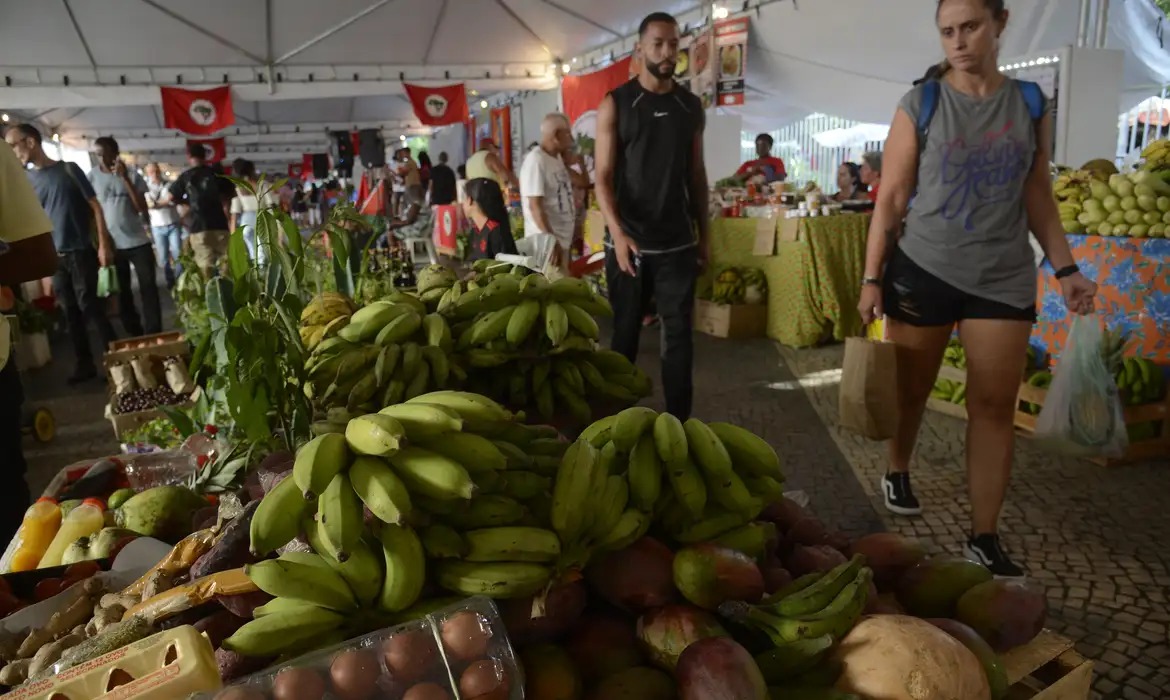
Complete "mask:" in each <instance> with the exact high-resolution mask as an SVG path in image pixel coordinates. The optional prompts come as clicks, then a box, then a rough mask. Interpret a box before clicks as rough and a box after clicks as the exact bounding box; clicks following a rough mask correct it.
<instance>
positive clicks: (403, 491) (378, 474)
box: [349, 456, 412, 524]
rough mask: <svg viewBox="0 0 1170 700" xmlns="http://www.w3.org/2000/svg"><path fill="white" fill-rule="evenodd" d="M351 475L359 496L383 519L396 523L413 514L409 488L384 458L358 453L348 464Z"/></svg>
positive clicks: (386, 521) (372, 511) (351, 481)
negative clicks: (359, 454) (359, 455)
mask: <svg viewBox="0 0 1170 700" xmlns="http://www.w3.org/2000/svg"><path fill="white" fill-rule="evenodd" d="M349 479H350V483H351V484H352V485H353V490H354V492H355V493H357V495H358V498H360V499H361V501H362V503H364V504H365V506H366V508H369V509H370V512H371V513H373V514H374V515H375V516H376V517H377V518H378V519H379V520H381V521H382V522H384V523H391V524H397V523H400V522H402V520H403V519H405V518H408V517H410V514H411V512H412V506H411V502H410V491H408V490H407V488H406V484H404V483H402V480H401V479H399V478H398V475H397V474H395V473H394V470H393V469H391V468H390V465H389V464H387V463H386V462H385V461H383V460H382V459H380V458H378V457H369V456H361V457H358V458H357V459H355V460H354V461H353V464H351V465H350V467H349Z"/></svg>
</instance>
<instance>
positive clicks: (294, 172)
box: [288, 163, 304, 180]
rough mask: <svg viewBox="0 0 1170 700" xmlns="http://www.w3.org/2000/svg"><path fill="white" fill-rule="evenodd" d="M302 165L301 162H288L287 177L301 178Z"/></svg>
mask: <svg viewBox="0 0 1170 700" xmlns="http://www.w3.org/2000/svg"><path fill="white" fill-rule="evenodd" d="M303 167H304V165H303V164H302V163H289V164H288V177H289V179H290V180H300V179H301V169H302V168H303Z"/></svg>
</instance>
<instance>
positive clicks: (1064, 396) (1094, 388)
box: [1036, 316, 1129, 457]
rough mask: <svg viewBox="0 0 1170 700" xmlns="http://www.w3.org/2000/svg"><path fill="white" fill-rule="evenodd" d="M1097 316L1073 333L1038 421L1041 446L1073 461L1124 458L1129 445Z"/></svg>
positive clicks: (1075, 325) (1081, 321)
mask: <svg viewBox="0 0 1170 700" xmlns="http://www.w3.org/2000/svg"><path fill="white" fill-rule="evenodd" d="M1103 340H1104V337H1103V334H1102V329H1101V322H1100V320H1099V319H1098V318H1097V317H1096V316H1077V317H1075V318H1074V319H1073V321H1072V328H1070V329H1069V332H1068V341H1067V343H1066V344H1065V348H1064V353H1063V354H1062V355H1061V356H1060V364H1059V366H1057V368H1056V371H1055V376H1054V378H1053V380H1052V386H1051V387H1049V389H1048V396H1047V398H1045V400H1044V408H1043V409H1041V410H1040V416H1039V417H1038V418H1037V419H1036V440H1037V442H1038V443H1040V445H1041V446H1042V447H1044V448H1045V449H1047V450H1049V451H1051V452H1056V453H1058V454H1063V455H1066V456H1069V457H1121V456H1122V455H1123V454H1124V453H1125V448H1126V447H1127V446H1128V445H1129V437H1128V435H1127V433H1126V429H1125V416H1124V415H1123V413H1122V405H1121V397H1120V396H1119V394H1118V390H1117V383H1116V382H1115V381H1114V380H1113V375H1112V374H1111V373H1110V372H1109V368H1108V367H1107V366H1106V364H1105V358H1104V356H1103V354H1102V349H1103V345H1104V343H1103Z"/></svg>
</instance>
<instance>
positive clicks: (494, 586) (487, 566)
mask: <svg viewBox="0 0 1170 700" xmlns="http://www.w3.org/2000/svg"><path fill="white" fill-rule="evenodd" d="M436 569H437V570H438V575H437V577H436V578H437V581H438V583H439V585H440V586H441V587H443V588H444V589H446V590H448V591H451V592H453V593H458V594H459V595H465V596H474V595H483V596H487V597H489V598H498V599H507V598H526V597H528V596H531V595H535V594H536V593H539V592H540V591H542V590H544V587H545V586H547V585H548V582H549V581H550V580H551V579H552V570H551V569H550V568H548V567H547V566H542V565H540V564H534V563H529V562H469V561H454V560H447V561H441V562H439V563H438V564H437V566H436Z"/></svg>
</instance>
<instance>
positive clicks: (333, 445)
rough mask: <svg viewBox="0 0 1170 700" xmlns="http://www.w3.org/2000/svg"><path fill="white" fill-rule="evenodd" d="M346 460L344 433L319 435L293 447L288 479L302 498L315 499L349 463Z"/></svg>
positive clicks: (348, 456) (347, 450) (347, 452)
mask: <svg viewBox="0 0 1170 700" xmlns="http://www.w3.org/2000/svg"><path fill="white" fill-rule="evenodd" d="M349 460H350V454H349V447H347V446H346V441H345V436H343V435H338V434H337V433H328V434H326V435H320V436H318V437H315V438H313V439H312V440H309V441H308V442H307V443H305V444H304V446H302V447H301V449H299V450H297V456H296V459H295V460H294V461H293V473H292V478H293V479H294V480H295V481H296V485H297V486H298V487H299V488H300V490H301V494H302V495H303V496H304V497H305V498H309V499H312V498H316V497H317V496H318V495H320V494H321V493H323V492H324V491H325V488H326V487H327V486H329V482H331V481H333V477H335V476H337V475H338V474H339V473H341V471H342V470H343V469H345V468H346V467H347V466H349Z"/></svg>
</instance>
